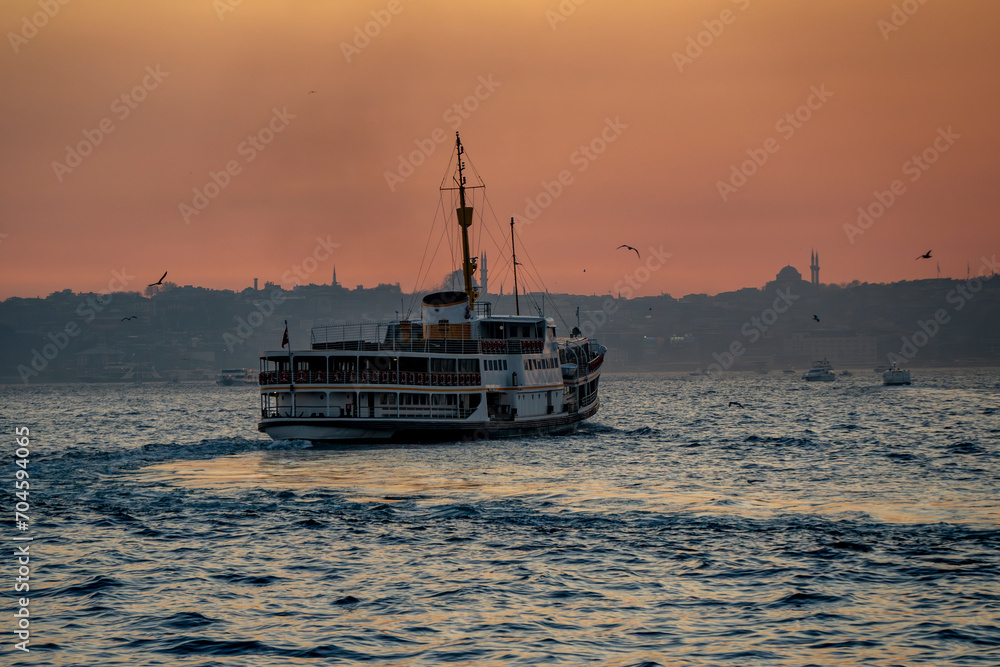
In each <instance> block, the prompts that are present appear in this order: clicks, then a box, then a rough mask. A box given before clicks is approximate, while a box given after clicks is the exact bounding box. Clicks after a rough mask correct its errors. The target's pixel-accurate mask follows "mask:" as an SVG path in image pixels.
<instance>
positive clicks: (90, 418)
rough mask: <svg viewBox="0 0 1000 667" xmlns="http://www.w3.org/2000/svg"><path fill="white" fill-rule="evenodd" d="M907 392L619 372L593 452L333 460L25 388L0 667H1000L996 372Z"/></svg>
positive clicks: (134, 403) (233, 393) (157, 393)
mask: <svg viewBox="0 0 1000 667" xmlns="http://www.w3.org/2000/svg"><path fill="white" fill-rule="evenodd" d="M914 381H915V384H914V385H912V386H909V387H883V386H882V385H881V380H880V377H879V376H877V375H874V374H872V373H858V374H856V375H855V376H853V377H849V378H848V377H842V378H840V379H839V380H838V381H837V382H833V383H815V384H813V383H806V382H803V381H802V380H801V379H799V377H798V375H786V374H780V373H778V374H770V375H750V374H734V375H731V376H727V377H722V378H718V379H712V378H707V377H691V376H685V375H656V374H639V375H610V374H606V375H605V377H604V378H603V379H602V386H601V402H602V407H601V410H600V412H599V413H598V415H597V416H596V417H595V418H593V419H591V420H589V421H588V422H587V423H586V424H585V425H584V426H582V428H581V429H580V431H579V432H578V433H577V434H575V435H571V436H563V437H539V438H517V439H508V440H482V441H475V442H456V443H444V444H437V445H406V444H400V445H367V446H365V445H362V446H353V447H349V446H335V447H326V448H315V447H311V446H310V445H309V444H308V443H305V442H301V441H298V442H288V441H286V442H272V441H271V440H270V439H269V438H267V437H266V436H264V435H262V434H259V433H258V432H257V431H256V422H257V414H258V409H259V408H258V406H259V398H258V395H257V391H256V388H254V387H219V386H216V385H210V384H181V385H167V384H140V385H31V386H7V387H4V388H2V389H0V392H2V394H3V405H4V406H5V409H4V410H3V414H2V415H0V421H2V423H3V432H4V434H5V436H4V439H5V445H4V447H5V451H4V465H3V466H2V476H0V480H2V482H0V483H2V486H3V489H4V497H5V501H4V505H3V506H4V510H3V512H4V517H3V518H4V522H3V537H4V540H3V542H4V547H3V553H4V554H5V555H4V557H3V558H0V567H2V568H3V572H4V573H3V575H2V579H3V589H4V591H5V596H4V597H3V600H4V603H3V608H2V609H0V619H2V620H0V628H2V629H3V631H2V633H0V637H2V641H3V646H2V648H0V663H2V664H11V665H54V666H69V665H87V666H90V665H101V666H106V667H111V666H119V665H121V666H126V665H127V666H130V667H132V666H145V665H190V666H204V667H208V666H216V665H254V666H258V665H259V666H279V665H281V666H285V665H361V664H386V665H477V666H489V665H498V666H499V665H504V666H506V665H539V664H546V665H574V666H575V665H609V666H624V665H646V666H653V665H663V666H667V665H670V666H675V665H678V666H682V665H733V666H745V665H855V664H857V665H860V664H864V665H997V664H1000V576H998V572H1000V551H998V547H1000V533H998V524H1000V508H998V489H1000V479H998V478H1000V391H998V390H1000V372H997V371H996V370H974V371H969V370H956V371H949V370H938V371H930V370H928V371H915V372H914ZM731 401H736V402H739V403H740V404H741V405H743V406H744V407H742V408H740V407H737V406H735V405H733V406H730V405H729V403H730V402H731ZM25 428H27V429H28V431H29V434H30V435H29V438H28V442H27V444H26V445H24V444H23V440H22V446H21V448H19V445H18V444H17V441H16V431H15V430H16V429H21V432H22V433H23V430H24V429H25ZM25 449H27V450H29V451H28V452H27V453H29V454H30V455H29V456H27V457H26V458H25V457H23V456H19V454H18V452H20V454H21V455H23V454H25V453H26V452H25V451H24V450H25ZM19 461H20V463H19ZM21 470H24V471H25V473H24V474H23V475H20V476H19V471H21ZM25 476H27V477H25ZM25 479H27V480H29V481H30V489H27V490H28V491H29V493H28V494H26V495H22V496H20V497H18V496H16V495H15V493H16V492H17V491H18V490H20V491H22V492H23V491H24V490H25V489H23V488H21V489H17V488H16V487H15V483H16V482H17V481H22V482H23V481H25ZM22 487H23V485H22ZM17 503H23V504H20V505H18V504H17ZM18 509H21V510H26V511H25V512H21V515H22V517H21V518H25V517H26V518H27V520H26V521H23V522H22V523H21V524H20V526H18V524H17V523H15V512H16V511H17V510H18ZM25 552H27V554H28V555H24V554H25ZM19 554H20V555H19ZM19 558H20V560H21V562H19ZM24 560H28V561H29V562H28V564H27V565H24V564H23V561H24ZM22 567H27V568H28V572H27V576H23V575H25V574H26V572H25V570H23V569H19V568H22ZM19 573H20V574H19ZM16 586H20V589H16V588H15V587H16ZM25 586H26V588H25ZM25 609H27V612H25V611H24V610H25ZM19 631H20V632H21V633H22V634H21V635H20V636H19V635H18V634H17V633H18V632H19ZM25 637H27V639H25ZM25 641H26V642H27V643H22V642H25ZM19 644H20V645H21V646H20V648H19V647H18V645H19ZM22 648H27V649H29V651H28V652H25V651H23V650H22Z"/></svg>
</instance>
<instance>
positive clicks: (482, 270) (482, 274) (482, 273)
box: [479, 252, 489, 294]
mask: <svg viewBox="0 0 1000 667" xmlns="http://www.w3.org/2000/svg"><path fill="white" fill-rule="evenodd" d="M479 278H480V283H479V293H480V294H486V292H487V291H488V289H489V287H488V285H487V283H486V253H485V252H484V253H482V254H481V255H480V257H479Z"/></svg>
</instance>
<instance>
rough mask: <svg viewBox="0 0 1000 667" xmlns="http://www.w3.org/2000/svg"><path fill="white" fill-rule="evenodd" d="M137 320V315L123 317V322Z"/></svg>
mask: <svg viewBox="0 0 1000 667" xmlns="http://www.w3.org/2000/svg"><path fill="white" fill-rule="evenodd" d="M137 319H139V317H138V316H137V315H133V316H132V317H123V318H122V322H128V321H129V320H137Z"/></svg>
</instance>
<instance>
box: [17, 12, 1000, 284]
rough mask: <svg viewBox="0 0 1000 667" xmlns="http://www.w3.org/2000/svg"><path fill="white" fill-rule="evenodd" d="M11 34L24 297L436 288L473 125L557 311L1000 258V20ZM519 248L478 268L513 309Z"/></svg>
mask: <svg viewBox="0 0 1000 667" xmlns="http://www.w3.org/2000/svg"><path fill="white" fill-rule="evenodd" d="M0 25H2V28H3V32H4V33H5V35H6V37H5V41H6V44H5V45H4V47H3V48H2V50H3V56H2V58H0V75H2V82H3V86H2V90H3V93H4V94H3V96H2V97H0V110H2V118H3V128H2V135H0V136H2V139H0V149H2V155H3V161H2V170H3V171H2V174H0V206H2V208H0V234H2V236H0V298H6V297H8V296H12V295H13V296H45V295H47V294H49V293H51V292H53V291H56V290H60V289H65V288H70V289H72V290H74V291H83V290H94V291H104V290H106V289H107V288H108V286H109V283H110V282H111V281H112V280H113V279H114V278H115V273H114V272H116V271H117V272H119V273H121V272H122V270H123V269H124V272H125V274H127V276H134V278H126V281H127V282H128V285H127V287H128V289H142V288H144V287H145V285H146V283H150V282H153V281H155V280H156V279H157V278H159V276H160V275H161V274H162V273H163V271H165V270H169V276H168V278H167V280H168V281H173V282H176V283H178V284H181V285H187V284H190V285H202V286H206V287H212V288H230V289H242V288H244V287H247V286H249V285H251V284H252V282H253V278H255V277H256V278H259V279H260V281H261V284H263V282H264V281H267V280H271V281H274V282H279V283H281V284H282V285H283V286H284V287H288V288H290V287H292V286H293V285H294V284H295V282H301V281H303V280H305V281H306V282H318V283H323V282H329V281H330V275H331V272H332V270H333V267H334V265H336V270H337V277H338V279H339V281H340V282H341V284H344V285H346V286H348V287H354V286H356V285H359V284H360V285H365V286H374V285H376V284H378V283H396V282H398V283H400V284H401V286H402V288H403V289H404V290H405V291H409V290H411V289H413V288H414V287H421V286H422V287H432V286H433V285H432V283H434V282H436V281H439V280H440V278H441V276H442V275H443V274H444V273H445V272H446V271H447V270H448V269H449V268H451V267H450V266H449V265H448V257H447V253H446V246H442V248H443V249H442V250H441V251H439V252H438V253H437V255H436V257H435V261H434V263H433V264H430V265H428V262H429V259H425V258H424V248H425V247H430V249H431V251H433V249H434V248H435V247H437V245H438V240H437V239H438V237H437V236H436V234H437V233H438V232H437V231H436V232H434V234H435V235H434V236H430V237H429V234H430V232H431V226H432V223H433V222H434V219H435V210H436V208H437V207H438V205H439V201H440V195H439V192H438V187H439V185H440V184H441V182H442V178H443V177H444V176H445V175H446V174H447V171H448V165H449V160H450V159H451V157H452V156H451V152H452V150H453V143H454V132H455V130H456V129H458V130H459V131H460V132H461V135H462V140H463V143H464V144H465V145H466V147H467V149H468V155H469V158H470V159H471V161H472V162H473V163H474V164H475V167H476V169H477V170H478V172H479V174H480V175H481V176H482V177H483V179H484V180H485V182H486V184H487V190H486V192H487V196H488V199H489V203H490V205H491V206H492V210H493V212H495V214H496V217H497V218H498V219H499V220H500V221H501V223H506V221H508V220H509V219H510V217H511V216H514V217H515V218H517V219H518V220H520V221H526V222H530V224H525V225H522V226H521V227H520V228H519V240H520V242H521V243H523V245H524V247H525V248H526V249H527V254H528V257H526V258H525V263H526V264H528V262H529V261H530V263H531V265H533V266H534V267H536V268H537V269H538V272H539V273H540V275H541V278H542V279H544V281H545V285H546V286H547V287H548V288H549V289H550V290H552V291H557V292H575V293H586V294H590V293H595V294H604V293H609V292H613V291H615V290H616V285H617V286H620V284H621V281H622V280H623V278H625V277H629V278H630V279H631V280H633V282H635V283H637V284H638V285H639V289H638V290H635V293H637V294H642V295H655V294H660V293H669V294H671V295H674V296H678V297H679V296H682V295H684V294H689V293H699V292H706V293H710V294H712V293H717V292H720V291H726V290H732V289H737V288H740V287H744V286H762V285H763V284H764V283H766V282H767V281H768V280H771V279H773V277H774V275H775V273H776V272H777V271H778V270H779V269H780V268H781V267H782V266H784V265H785V264H787V263H791V264H792V265H793V266H795V267H797V268H798V269H799V270H800V271H801V272H802V273H803V274H804V275H805V276H806V277H808V274H809V269H808V264H809V253H810V250H811V249H813V248H815V249H816V250H817V251H818V252H819V254H820V263H821V266H822V270H821V275H820V277H821V280H822V281H823V282H836V283H839V282H847V281H851V280H855V279H858V280H862V281H869V282H890V281H897V280H908V279H916V278H930V277H934V276H935V275H936V271H937V264H938V263H939V264H940V270H941V275H942V276H955V277H964V276H965V274H966V266H967V263H969V264H970V265H971V269H972V271H973V273H975V272H976V271H977V270H978V269H979V268H980V266H981V265H982V260H981V258H982V257H983V256H986V257H987V258H989V257H992V256H993V255H995V254H1000V225H998V224H997V211H998V204H1000V188H998V187H997V182H998V174H1000V168H998V159H1000V158H998V156H1000V130H998V119H1000V95H998V90H997V87H998V83H1000V40H998V39H997V34H998V33H1000V3H997V2H996V0H948V1H947V2H945V1H944V0H925V1H923V2H921V1H918V0H905V1H902V2H900V1H897V2H892V1H890V0H842V1H840V2H823V3H818V2H806V1H804V0H796V1H792V0H735V1H734V0H715V1H703V0H698V1H695V0H686V1H685V0H671V1H670V2H648V1H645V0H644V1H641V2H640V1H638V0H635V1H624V0H620V1H618V2H607V1H601V0H575V2H574V1H573V0H562V2H557V1H556V0H545V1H537V2H535V1H520V0H503V1H500V0H497V1H494V2H487V1H485V0H480V1H478V2H469V1H463V2H458V1H452V2H446V1H444V0H438V1H434V0H420V1H419V2H418V1H416V0H393V1H392V2H388V1H381V0H378V1H374V2H360V1H359V2H352V1H348V0H343V1H341V0H338V1H335V2H334V1H329V2H319V1H305V0H302V1H297V0H285V1H280V2H279V1H277V0H270V1H269V0H242V1H240V0H214V1H213V0H145V1H143V2H136V1H134V0H117V1H111V0H106V1H101V0H91V1H86V2H85V1H84V0H34V1H29V0H5V2H4V3H3V5H2V7H0ZM366 32H367V34H366ZM313 91H315V92H313ZM415 151H416V152H415ZM914 158H916V159H914ZM401 161H402V162H403V163H405V164H402V165H401ZM411 168H412V173H411ZM560 179H561V180H562V182H560ZM199 193H200V194H199ZM550 193H553V194H554V195H555V196H551V195H550ZM203 196H204V198H202V197H203ZM879 200H881V201H879ZM532 201H533V202H535V203H536V205H537V206H538V208H537V209H533V208H532V207H531V206H529V202H532ZM859 207H861V208H862V209H868V210H869V211H870V212H871V213H872V217H871V218H870V219H862V220H861V224H859V222H858V218H859V212H858V209H859ZM438 229H440V226H439V227H438ZM503 234H504V229H503V226H502V225H501V227H495V226H494V227H493V229H492V232H491V233H488V234H479V235H477V236H476V237H475V244H476V246H477V250H485V251H486V252H487V254H488V255H489V258H490V259H489V261H490V268H491V278H490V280H491V287H493V288H494V289H495V288H496V287H498V282H499V281H500V280H501V279H502V280H504V281H505V284H506V285H507V287H505V289H508V290H509V276H507V275H505V270H504V269H503V264H504V263H505V261H506V260H504V259H503V255H501V254H500V253H501V251H500V250H498V249H497V248H496V247H494V239H496V240H500V239H502V238H504V237H503V236H502V235H503ZM317 239H323V242H322V243H320V242H318V241H317ZM428 239H430V241H429V240H428ZM623 243H627V244H630V245H632V246H635V247H636V248H638V249H639V250H640V252H641V253H642V255H643V256H642V259H641V260H640V259H639V258H637V257H636V256H635V253H632V252H629V251H626V250H617V249H616V247H617V246H619V245H621V244H623ZM334 244H337V245H336V247H332V246H333V245H334ZM428 244H429V245H428ZM661 247H662V251H661V252H664V253H670V255H671V256H670V257H669V258H668V259H666V260H665V262H664V263H663V265H662V267H660V268H656V267H652V268H653V269H654V270H652V271H646V269H645V268H640V267H646V268H649V265H647V264H645V262H646V260H647V258H649V257H650V256H652V254H653V253H652V250H651V249H659V248H661ZM929 249H931V250H933V256H932V259H931V260H920V261H916V260H915V259H914V258H915V257H916V256H917V255H920V254H922V253H924V252H926V251H927V250H929ZM502 252H504V253H506V252H507V251H506V250H504V251H502ZM307 258H312V259H307ZM520 259H521V257H520V256H519V260H520ZM422 260H423V262H424V266H423V272H424V273H425V274H426V275H428V276H429V278H428V280H427V281H425V282H424V283H423V285H416V284H415V281H416V279H417V276H418V273H420V272H421V262H422ZM303 262H304V265H305V266H306V267H307V268H310V269H312V272H311V273H304V272H303V276H302V277H297V276H295V274H294V267H295V266H300V267H301V266H303ZM300 272H302V269H300ZM283 276H284V278H283ZM114 286H115V287H118V286H120V283H119V284H115V285H114Z"/></svg>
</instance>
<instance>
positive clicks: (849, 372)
mask: <svg viewBox="0 0 1000 667" xmlns="http://www.w3.org/2000/svg"><path fill="white" fill-rule="evenodd" d="M852 375H854V373H852V372H851V371H844V372H842V373H841V374H840V376H841V377H845V378H849V377H851V376H852Z"/></svg>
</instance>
